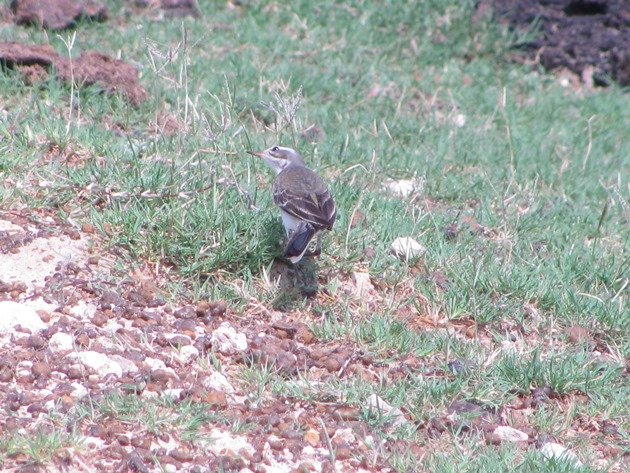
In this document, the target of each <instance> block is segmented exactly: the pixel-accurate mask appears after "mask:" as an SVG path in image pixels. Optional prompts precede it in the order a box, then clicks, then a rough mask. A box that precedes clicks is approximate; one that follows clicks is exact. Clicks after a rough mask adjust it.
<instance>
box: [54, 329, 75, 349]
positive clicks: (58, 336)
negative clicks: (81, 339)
mask: <svg viewBox="0 0 630 473" xmlns="http://www.w3.org/2000/svg"><path fill="white" fill-rule="evenodd" d="M48 348H50V351H52V352H53V353H54V354H58V353H63V352H68V351H71V350H72V349H73V348H74V346H73V343H72V335H69V334H67V333H64V332H57V333H55V334H54V335H53V336H52V337H50V340H48Z"/></svg>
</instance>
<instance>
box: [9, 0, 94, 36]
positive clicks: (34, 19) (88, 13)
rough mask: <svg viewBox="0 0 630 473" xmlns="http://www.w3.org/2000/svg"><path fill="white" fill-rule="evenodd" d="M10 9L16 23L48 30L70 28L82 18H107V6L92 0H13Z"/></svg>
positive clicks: (92, 19)
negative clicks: (83, 0)
mask: <svg viewBox="0 0 630 473" xmlns="http://www.w3.org/2000/svg"><path fill="white" fill-rule="evenodd" d="M11 10H13V14H14V15H15V18H14V21H15V23H17V24H18V25H36V26H39V27H40V28H45V29H48V30H63V29H66V28H71V27H73V26H74V25H75V24H76V22H77V21H80V20H84V19H87V20H91V21H105V20H107V6H105V5H103V4H101V3H99V2H96V1H94V0H88V1H85V2H82V1H77V0H13V1H12V2H11Z"/></svg>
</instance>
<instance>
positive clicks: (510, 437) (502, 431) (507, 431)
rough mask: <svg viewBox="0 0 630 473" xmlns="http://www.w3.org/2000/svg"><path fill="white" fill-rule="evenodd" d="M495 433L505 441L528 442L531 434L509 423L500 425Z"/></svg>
mask: <svg viewBox="0 0 630 473" xmlns="http://www.w3.org/2000/svg"><path fill="white" fill-rule="evenodd" d="M493 434H494V435H495V436H496V437H497V438H498V439H499V440H501V441H503V442H527V441H528V440H529V435H527V434H526V433H525V432H521V431H520V430H518V429H514V428H512V427H509V426H507V425H499V426H498V427H497V428H496V429H494V432H493Z"/></svg>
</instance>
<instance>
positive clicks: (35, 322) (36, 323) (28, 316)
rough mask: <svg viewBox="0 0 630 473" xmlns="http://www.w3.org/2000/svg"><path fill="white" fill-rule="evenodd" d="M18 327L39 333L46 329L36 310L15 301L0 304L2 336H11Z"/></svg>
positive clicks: (0, 332) (0, 333)
mask: <svg viewBox="0 0 630 473" xmlns="http://www.w3.org/2000/svg"><path fill="white" fill-rule="evenodd" d="M17 326H21V327H22V328H25V329H28V330H30V331H31V332H37V331H38V330H43V329H45V328H46V324H45V323H44V322H42V319H41V318H40V317H39V314H38V313H37V311H36V310H35V309H33V308H32V307H29V306H28V305H25V304H19V303H17V302H14V301H2V302H0V335H5V334H11V333H13V332H14V331H15V329H16V327H17Z"/></svg>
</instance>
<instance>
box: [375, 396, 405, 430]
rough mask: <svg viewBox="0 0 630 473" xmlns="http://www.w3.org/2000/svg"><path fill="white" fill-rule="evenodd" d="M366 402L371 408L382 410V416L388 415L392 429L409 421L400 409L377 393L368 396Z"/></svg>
mask: <svg viewBox="0 0 630 473" xmlns="http://www.w3.org/2000/svg"><path fill="white" fill-rule="evenodd" d="M366 404H367V408H368V409H369V410H371V411H377V412H380V414H381V415H382V416H387V417H388V422H387V424H389V425H390V426H391V428H392V429H397V428H398V427H401V426H402V425H405V424H406V423H407V420H406V419H405V416H404V414H403V413H402V411H401V410H400V409H396V408H393V407H392V406H390V405H389V404H387V403H386V402H385V401H384V400H383V399H381V398H380V397H379V396H377V395H376V394H372V395H371V396H370V397H368V399H367V401H366Z"/></svg>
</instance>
